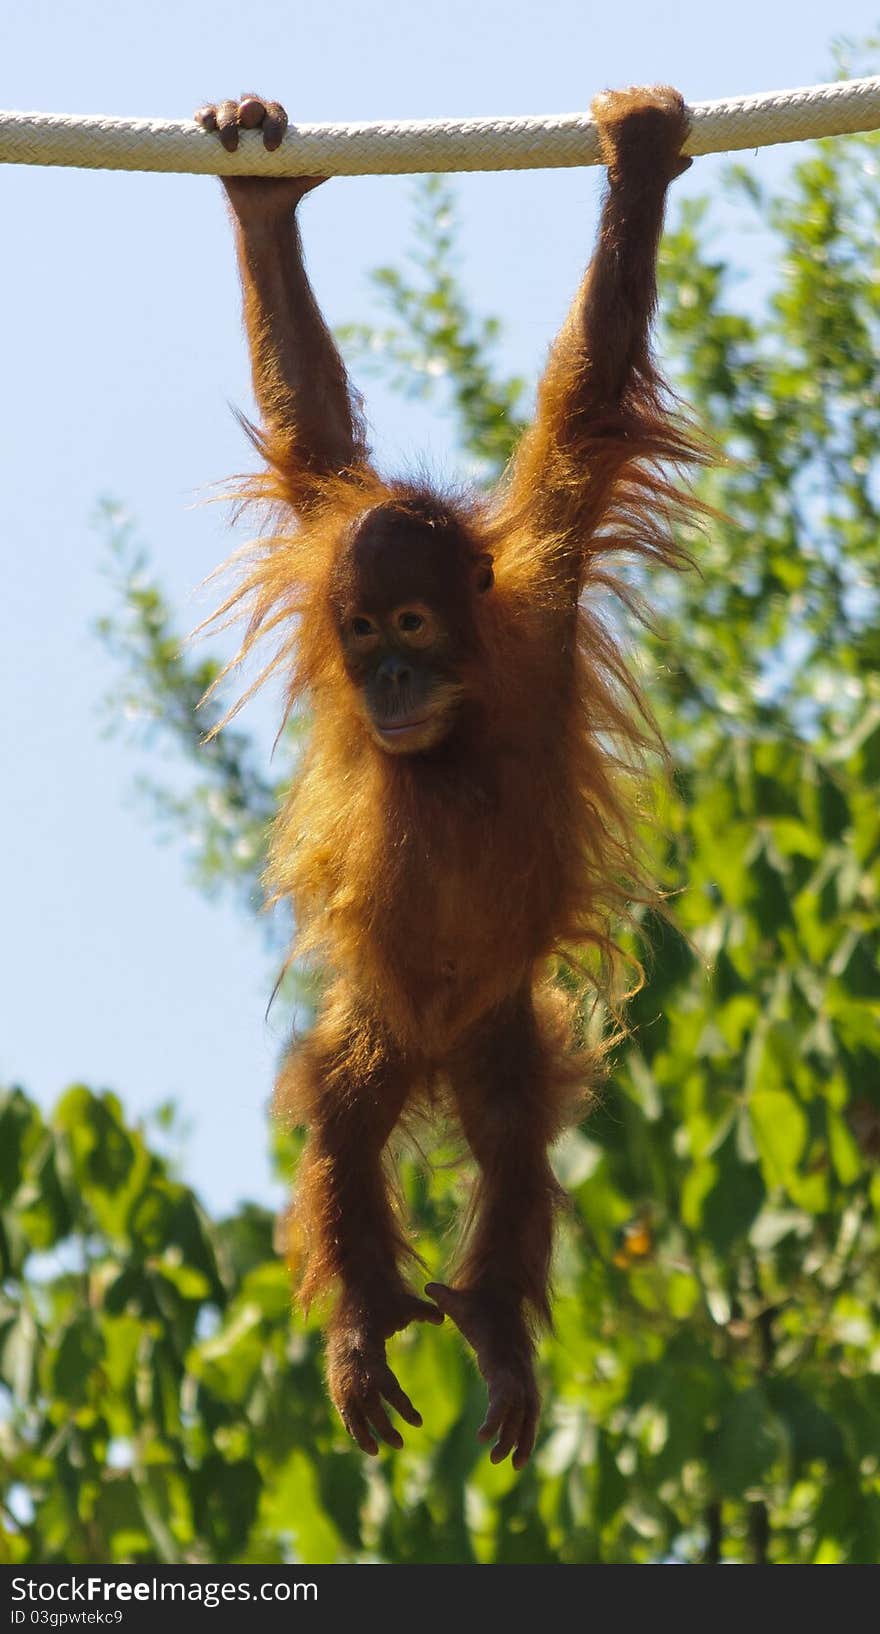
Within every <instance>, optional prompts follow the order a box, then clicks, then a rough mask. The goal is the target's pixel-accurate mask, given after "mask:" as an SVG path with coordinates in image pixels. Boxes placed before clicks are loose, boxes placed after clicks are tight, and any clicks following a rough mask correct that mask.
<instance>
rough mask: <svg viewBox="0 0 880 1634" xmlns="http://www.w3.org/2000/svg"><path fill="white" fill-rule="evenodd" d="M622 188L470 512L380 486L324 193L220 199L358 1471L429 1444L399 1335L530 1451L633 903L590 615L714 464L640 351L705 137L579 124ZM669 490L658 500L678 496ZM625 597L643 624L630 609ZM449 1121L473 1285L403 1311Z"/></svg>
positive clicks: (338, 1327) (626, 120)
mask: <svg viewBox="0 0 880 1634" xmlns="http://www.w3.org/2000/svg"><path fill="white" fill-rule="evenodd" d="M593 114H594V116H595V118H596V120H597V121H598V125H599V131H600V137H601V145H602V156H603V159H604V162H605V164H606V165H607V167H608V189H607V194H606V197H605V201H604V207H603V212H602V221H601V228H600V232H599V240H598V245H597V248H596V252H595V255H594V257H593V260H592V262H591V264H590V267H589V270H588V272H587V274H586V277H585V278H584V281H583V284H582V286H581V289H580V291H579V294H578V296H577V299H576V301H575V303H574V306H573V308H572V311H571V314H570V316H569V318H568V320H567V322H566V324H565V327H564V328H563V330H562V333H561V335H560V336H559V339H558V340H557V342H556V344H555V346H554V348H553V351H552V353H551V356H550V360H549V363H548V366H547V370H546V373H545V375H544V378H543V381H542V383H541V387H540V392H539V397H538V406H537V413H536V417H535V422H534V425H533V426H532V428H531V429H530V430H529V431H528V433H527V434H526V436H525V437H524V439H523V441H522V443H521V445H520V448H519V450H518V452H517V454H516V457H515V459H514V460H513V462H512V465H511V467H510V469H509V471H508V472H507V474H506V476H505V478H504V481H503V482H502V483H501V485H500V487H499V490H498V491H497V492H496V493H495V494H494V495H492V496H491V497H486V496H484V495H481V494H477V495H472V496H470V497H467V498H462V497H460V496H455V497H450V496H449V495H446V494H443V493H440V492H435V491H433V490H432V489H431V488H429V487H427V486H424V485H416V484H413V483H410V482H406V481H397V480H392V479H388V478H385V477H382V476H380V475H379V474H378V473H377V471H376V470H375V468H374V467H373V465H371V463H370V459H369V454H368V450H367V446H366V437H365V428H364V425H363V422H362V419H361V417H360V412H359V403H358V400H357V399H356V398H354V397H353V396H352V394H351V392H350V390H349V385H348V381H347V378H346V374H345V369H344V367H343V364H342V361H341V359H340V357H339V354H338V352H337V350H336V347H335V345H334V343H333V340H332V339H331V336H330V334H329V333H328V330H327V329H326V327H325V325H324V323H323V321H322V318H321V315H320V312H319V311H318V307H317V305H316V303H315V299H314V296H313V294H312V291H311V288H310V285H309V282H308V279H307V277H306V273H305V270H304V267H303V261H302V252H301V246H300V237H299V227H298V221H297V211H298V206H299V204H300V201H301V200H302V198H303V197H304V196H305V194H306V193H308V192H309V191H310V190H311V189H312V188H314V187H316V186H318V185H319V181H320V178H317V177H314V176H304V177H299V178H296V179H292V180H277V181H276V180H263V179H258V178H256V177H254V178H245V179H227V180H226V181H225V184H224V185H225V187H226V191H227V194H228V197H229V202H230V205H231V208H232V216H233V220H234V225H235V235H236V244H237V250H238V259H239V266H240V270H241V278H242V283H243V286H244V311H245V322H246V327H247V334H248V340H249V343H250V351H251V359H252V364H253V375H254V386H255V391H256V398H257V403H258V406H259V412H260V418H261V428H260V430H259V431H255V432H254V437H255V440H256V442H257V445H258V447H259V449H260V451H261V453H262V455H263V457H264V462H265V471H264V472H263V473H262V474H261V475H260V476H259V477H257V478H255V479H254V482H253V484H252V491H253V493H254V494H255V496H256V497H262V498H263V499H266V500H268V501H270V502H271V503H272V504H273V505H274V507H275V510H276V514H277V515H278V516H279V521H278V525H277V532H275V534H274V535H273V537H271V538H266V539H262V540H260V541H259V542H258V543H257V545H256V546H254V547H253V550H252V554H251V556H250V559H249V561H248V562H247V565H246V566H245V568H244V570H243V577H242V580H241V582H240V584H239V586H238V588H237V589H236V590H235V591H234V593H233V594H232V595H231V596H230V598H229V600H228V601H227V602H226V604H225V607H224V608H223V609H222V612H223V613H224V614H231V613H234V612H235V611H236V610H237V609H239V608H244V609H245V610H246V611H247V613H248V615H249V617H248V624H247V632H246V635H245V639H244V642H243V646H242V652H243V653H246V652H248V651H250V649H251V647H252V645H253V644H254V642H255V641H256V640H257V639H258V637H259V636H260V635H261V634H265V633H268V632H273V631H274V632H275V634H276V637H280V645H279V647H278V651H277V655H276V657H275V658H274V659H273V661H272V663H271V664H270V666H269V667H270V668H273V667H276V666H280V667H281V668H282V671H283V673H284V675H285V677H286V678H287V680H288V688H287V706H288V709H289V708H291V707H292V706H293V705H294V703H295V702H296V701H297V700H298V699H300V698H302V697H307V698H308V700H309V705H310V710H311V714H312V719H313V726H312V732H311V739H310V744H309V748H308V750H307V752H306V755H305V758H304V762H303V765H302V768H301V771H300V774H299V776H298V778H297V780H296V784H295V787H294V788H293V790H292V792H291V793H290V795H289V797H288V799H287V801H286V803H285V804H284V806H283V809H282V810H281V811H280V813H279V815H278V817H277V819H276V823H275V827H274V834H273V841H272V848H271V863H270V876H271V879H272V883H273V887H274V889H275V892H276V894H277V896H278V897H283V898H286V899H288V900H289V901H290V902H291V903H292V906H293V910H294V914H295V919H296V925H297V938H298V939H297V943H296V953H297V955H298V956H301V955H312V956H314V957H316V958H317V959H318V960H319V963H320V968H321V970H322V972H324V973H326V976H327V988H326V993H325V997H324V999H323V1003H322V1007H321V1012H320V1015H319V1017H318V1020H317V1022H316V1025H315V1027H314V1029H313V1030H312V1032H311V1033H310V1035H309V1036H308V1037H307V1038H306V1040H305V1042H304V1043H301V1044H298V1045H297V1046H296V1048H295V1049H293V1050H292V1052H291V1053H290V1055H289V1056H288V1058H287V1060H286V1062H285V1064H284V1066H283V1068H282V1071H281V1074H280V1080H279V1085H278V1096H277V1099H278V1105H279V1107H280V1109H281V1110H282V1112H283V1113H284V1114H285V1115H286V1116H287V1117H289V1118H290V1119H291V1120H293V1121H296V1122H300V1123H305V1124H306V1125H307V1127H308V1130H309V1138H308V1144H307V1147H306V1150H305V1154H304V1157H303V1160H302V1166H301V1169H300V1174H299V1187H298V1194H297V1197H296V1201H295V1206H294V1209H293V1213H292V1218H291V1229H290V1256H291V1263H292V1264H293V1265H294V1266H295V1267H296V1268H297V1270H298V1271H299V1272H300V1274H301V1278H302V1281H301V1292H300V1297H301V1299H302V1300H303V1301H305V1302H308V1301H309V1300H311V1299H312V1298H314V1296H315V1295H317V1294H319V1293H323V1292H324V1291H325V1290H328V1289H329V1288H331V1287H332V1288H333V1289H335V1292H336V1304H335V1308H334V1309H333V1311H332V1314H331V1316H330V1319H329V1334H328V1377H329V1387H330V1392H331V1395H332V1397H333V1400H334V1402H335V1403H336V1406H337V1407H338V1409H339V1411H340V1413H341V1415H342V1419H343V1422H344V1423H345V1425H346V1428H347V1429H348V1431H349V1432H350V1434H351V1435H352V1436H353V1437H354V1439H355V1441H356V1442H357V1444H358V1446H360V1447H362V1448H363V1450H364V1451H365V1452H368V1453H375V1452H377V1451H378V1445H377V1443H378V1440H379V1439H381V1440H384V1441H386V1442H387V1443H389V1444H390V1445H391V1446H393V1447H398V1446H400V1445H401V1437H400V1435H399V1433H398V1431H397V1429H396V1428H395V1426H394V1425H393V1424H392V1421H391V1418H390V1417H389V1411H388V1409H389V1408H393V1409H394V1410H395V1411H396V1412H397V1413H399V1415H400V1417H401V1418H402V1419H404V1420H405V1421H406V1422H407V1423H408V1424H413V1425H418V1424H420V1423H421V1419H420V1417H419V1414H418V1413H417V1412H416V1409H415V1408H414V1406H413V1404H412V1402H411V1401H410V1400H409V1399H408V1397H407V1396H406V1395H405V1394H404V1392H403V1390H402V1389H401V1387H400V1385H399V1384H398V1382H397V1380H396V1378H395V1377H394V1374H393V1373H392V1372H391V1370H390V1368H389V1366H388V1364H387V1362H386V1359H385V1343H386V1340H387V1339H388V1338H389V1336H390V1335H391V1334H393V1333H396V1332H397V1331H398V1330H399V1329H401V1328H405V1327H406V1326H407V1324H408V1323H410V1322H413V1321H427V1322H441V1321H442V1320H443V1318H444V1316H448V1317H450V1318H451V1319H452V1321H453V1322H455V1323H456V1324H457V1326H458V1327H459V1328H460V1330H461V1332H462V1334H463V1335H464V1337H465V1339H466V1340H467V1341H468V1343H469V1344H470V1345H471V1346H472V1347H473V1350H474V1353H475V1355H476V1360H477V1365H478V1367H479V1369H480V1372H481V1373H482V1375H483V1378H484V1379H485V1381H486V1384H487V1386H488V1397H489V1404H488V1412H487V1414H486V1418H485V1422H484V1423H483V1425H482V1428H481V1429H480V1432H479V1433H480V1437H481V1438H482V1439H483V1440H486V1441H488V1440H491V1441H493V1442H494V1447H493V1450H492V1459H493V1461H494V1462H496V1463H497V1462H499V1461H500V1460H501V1459H503V1458H505V1457H507V1455H508V1454H511V1453H512V1454H513V1462H514V1464H515V1466H516V1467H517V1468H519V1467H521V1466H522V1465H523V1464H524V1463H525V1462H526V1460H527V1459H528V1457H529V1455H530V1453H531V1451H532V1448H533V1446H534V1441H535V1432H536V1426H537V1421H538V1412H539V1397H538V1392H537V1387H536V1383H535V1374H534V1366H533V1350H534V1332H535V1329H536V1327H538V1326H540V1324H541V1323H546V1322H548V1321H549V1296H548V1276H549V1266H550V1257H551V1248H552V1239H553V1223H554V1214H555V1212H556V1209H557V1205H558V1202H559V1200H560V1188H559V1186H558V1184H557V1182H556V1180H555V1178H554V1175H553V1172H552V1170H551V1167H550V1164H549V1161H548V1156H547V1152H548V1146H549V1144H550V1142H551V1141H552V1140H553V1139H554V1137H555V1136H556V1135H557V1134H558V1132H559V1131H560V1129H561V1128H562V1126H563V1124H564V1122H565V1120H566V1118H567V1117H569V1116H570V1115H571V1114H572V1112H573V1111H574V1109H575V1107H576V1106H577V1104H578V1100H579V1096H580V1097H581V1098H582V1096H583V1093H584V1091H585V1089H586V1088H587V1087H588V1085H589V1082H590V1078H591V1077H593V1078H595V1076H596V1072H597V1065H598V1063H597V1058H596V1057H597V1053H598V1052H594V1053H593V1054H592V1055H591V1054H590V1052H588V1051H587V1050H586V1049H585V1048H583V1047H581V1049H580V1051H579V1050H578V1048H577V1047H576V1044H575V1033H576V1029H575V1027H574V1023H573V1011H572V1009H571V1007H570V1006H569V1007H568V1008H567V1007H566V1004H565V1003H564V1002H563V999H562V995H561V993H560V990H559V988H558V987H557V986H555V985H554V984H553V981H552V973H553V968H554V958H555V955H556V954H557V952H558V950H559V949H560V948H561V947H562V948H576V947H578V946H580V947H582V948H583V947H585V946H588V947H590V946H591V947H592V948H593V949H595V950H598V951H599V953H600V954H604V955H607V954H609V953H612V952H613V948H614V941H613V936H614V923H615V919H616V917H617V916H618V915H619V913H620V912H621V911H625V908H626V904H627V902H628V901H631V900H632V899H633V898H638V899H640V900H645V898H646V893H648V894H650V888H649V887H648V886H647V885H646V882H645V880H644V878H643V877H642V874H641V870H640V865H639V861H638V845H637V842H636V840H635V837H634V829H635V813H636V811H637V809H638V779H637V776H636V775H635V774H636V772H637V763H638V758H639V753H640V751H641V750H642V749H643V748H644V747H645V746H646V744H647V743H648V742H649V741H650V726H649V724H648V723H647V722H646V719H645V716H644V715H642V716H641V717H640V715H639V709H640V701H639V697H638V693H637V690H636V687H635V684H634V682H633V681H632V679H631V677H630V676H629V674H628V672H627V670H626V668H625V665H624V662H623V660H622V658H621V656H620V654H619V652H618V649H617V647H616V645H615V642H614V639H613V637H612V635H611V634H610V633H609V631H608V629H607V627H606V625H605V623H604V622H603V620H602V618H601V617H600V616H599V614H598V613H597V611H596V610H595V602H596V600H598V599H601V598H602V597H605V596H607V593H608V591H609V590H614V589H615V588H618V587H617V584H616V580H615V579H614V577H613V575H612V573H611V571H610V566H609V564H610V562H611V558H612V554H613V553H620V552H630V553H634V554H635V555H637V556H641V557H642V558H647V559H653V560H655V561H659V562H662V563H665V564H667V565H672V566H678V565H681V556H680V554H679V551H678V549H677V547H676V544H675V542H674V539H673V536H672V532H671V527H672V525H673V524H674V522H675V521H676V519H677V518H678V517H679V516H680V515H681V514H683V512H684V509H685V507H686V505H687V503H688V501H687V499H686V497H685V495H684V494H683V493H682V492H681V491H680V490H679V489H678V488H677V487H676V486H674V484H673V481H672V476H674V474H675V472H676V470H679V471H680V470H681V469H682V467H684V466H686V465H687V464H688V462H693V461H695V460H698V459H700V458H701V453H700V446H699V443H698V441H697V440H696V439H695V437H694V436H693V435H692V433H691V432H690V430H689V428H688V426H687V425H686V424H685V423H684V422H682V421H681V420H679V419H677V418H676V417H675V416H674V414H673V413H672V412H671V411H670V407H669V403H668V394H667V392H666V389H665V387H664V385H663V382H662V380H661V379H660V377H659V375H658V374H657V372H656V369H655V367H654V364H653V362H652V357H651V351H650V333H649V332H650V324H651V319H652V316H653V312H654V307H655V304H656V280H655V263H656V254H657V245H658V241H659V237H660V232H661V227H662V222H663V212H664V204H665V199H666V190H667V187H668V185H669V183H670V182H671V181H672V179H673V178H674V177H675V176H678V175H679V174H680V173H681V171H683V170H685V169H686V168H687V166H688V165H689V163H690V160H689V159H687V158H684V157H682V152H681V150H682V144H683V142H684V140H685V137H686V135H687V131H688V118H687V113H686V111H685V107H684V104H683V102H682V98H681V97H680V96H679V94H678V92H676V91H673V90H670V89H669V88H667V87H665V86H660V87H655V88H651V89H648V90H629V91H617V92H611V93H608V94H605V95H603V96H600V97H598V98H597V99H596V101H595V102H594V104H593ZM197 118H198V119H199V122H200V123H201V124H202V126H203V128H204V129H205V130H207V131H214V132H217V133H218V135H219V139H220V140H221V141H222V142H223V144H224V146H225V147H227V148H230V149H231V148H234V147H236V145H237V143H238V133H239V131H240V130H244V129H253V128H261V129H262V132H263V138H264V141H265V145H266V147H268V148H274V147H277V146H278V145H279V143H280V142H281V140H282V138H283V135H284V131H285V128H286V124H287V117H286V114H285V112H284V110H283V108H281V106H280V105H279V104H278V103H274V102H265V101H263V100H261V99H260V98H258V97H256V96H253V95H249V96H245V97H243V98H242V99H241V100H240V101H238V102H221V103H219V104H217V105H212V106H210V107H207V108H204V109H202V110H201V111H200V113H199V114H198V115H197ZM670 473H672V476H671V475H670ZM624 594H625V592H624ZM417 1102H418V1103H421V1104H423V1105H424V1104H428V1105H436V1106H441V1107H443V1108H445V1109H446V1110H448V1111H449V1112H450V1113H451V1114H452V1115H453V1116H454V1117H455V1118H456V1119H457V1120H458V1122H459V1124H460V1127H461V1129H462V1131H463V1133H464V1136H465V1138H466V1140H467V1143H468V1145H469V1147H470V1149H471V1151H472V1153H473V1155H474V1158H475V1159H476V1163H477V1166H478V1170H479V1185H478V1188H477V1191H476V1194H475V1198H474V1202H473V1206H472V1210H471V1214H470V1220H469V1226H468V1230H467V1233H466V1238H465V1244H464V1249H463V1252H462V1256H461V1259H460V1263H459V1264H458V1267H457V1270H456V1273H455V1276H454V1280H453V1281H451V1282H450V1283H449V1284H448V1285H447V1284H444V1283H440V1282H432V1283H429V1284H428V1286H427V1288H426V1289H425V1294H426V1295H427V1298H426V1299H420V1298H417V1297H416V1295H415V1294H414V1293H413V1292H412V1291H411V1289H410V1287H409V1285H408V1283H407V1282H406V1281H405V1279H404V1276H403V1274H402V1269H401V1267H402V1266H403V1265H405V1263H406V1260H407V1254H408V1249H407V1244H406V1241H405V1238H404V1235H403V1230H402V1226H401V1224H400V1221H399V1219H398V1217H397V1215H396V1213H395V1211H394V1209H393V1208H392V1205H391V1202H390V1200H389V1195H388V1192H387V1190H386V1182H385V1177H384V1173H383V1153H384V1151H385V1148H386V1145H387V1143H388V1140H389V1137H390V1136H391V1134H392V1131H393V1130H394V1128H395V1126H396V1125H397V1123H398V1121H399V1119H400V1118H401V1115H402V1114H403V1113H404V1111H405V1110H406V1109H407V1107H409V1106H413V1105H414V1104H416V1103H417Z"/></svg>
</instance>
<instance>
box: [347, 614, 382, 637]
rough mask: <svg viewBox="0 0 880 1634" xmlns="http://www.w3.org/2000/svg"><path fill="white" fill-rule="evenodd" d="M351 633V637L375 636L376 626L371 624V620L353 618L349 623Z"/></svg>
mask: <svg viewBox="0 0 880 1634" xmlns="http://www.w3.org/2000/svg"><path fill="white" fill-rule="evenodd" d="M351 633H352V635H357V636H365V635H375V633H376V626H375V625H374V624H373V622H372V620H371V619H368V618H353V619H352V621H351Z"/></svg>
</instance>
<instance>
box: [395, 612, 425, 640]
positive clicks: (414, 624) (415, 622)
mask: <svg viewBox="0 0 880 1634" xmlns="http://www.w3.org/2000/svg"><path fill="white" fill-rule="evenodd" d="M424 624H425V621H424V619H423V618H422V615H421V613H401V614H400V616H399V618H398V620H397V627H398V629H400V630H403V631H404V633H405V634H406V635H412V634H413V633H414V632H415V631H416V630H421V629H423V628H424Z"/></svg>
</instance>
